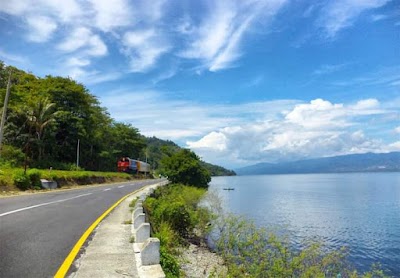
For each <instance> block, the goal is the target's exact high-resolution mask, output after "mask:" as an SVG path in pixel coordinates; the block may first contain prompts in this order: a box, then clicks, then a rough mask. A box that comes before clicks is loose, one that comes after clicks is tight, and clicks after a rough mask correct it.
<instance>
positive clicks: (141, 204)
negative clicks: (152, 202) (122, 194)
mask: <svg viewBox="0 0 400 278" xmlns="http://www.w3.org/2000/svg"><path fill="white" fill-rule="evenodd" d="M141 207H143V201H142V200H139V199H138V200H137V201H136V203H135V206H134V207H133V209H134V210H135V209H137V208H141Z"/></svg>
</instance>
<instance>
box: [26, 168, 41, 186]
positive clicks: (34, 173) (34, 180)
mask: <svg viewBox="0 0 400 278" xmlns="http://www.w3.org/2000/svg"><path fill="white" fill-rule="evenodd" d="M27 176H28V178H29V181H30V186H31V187H33V188H41V187H42V183H41V181H40V177H41V173H40V171H39V170H38V169H29V170H28V172H27Z"/></svg>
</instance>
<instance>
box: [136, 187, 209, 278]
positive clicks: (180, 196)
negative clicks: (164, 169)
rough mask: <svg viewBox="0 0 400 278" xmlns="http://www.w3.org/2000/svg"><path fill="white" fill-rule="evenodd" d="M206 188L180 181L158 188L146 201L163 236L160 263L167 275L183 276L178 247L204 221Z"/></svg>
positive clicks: (156, 229) (155, 233) (154, 225)
mask: <svg viewBox="0 0 400 278" xmlns="http://www.w3.org/2000/svg"><path fill="white" fill-rule="evenodd" d="M205 192H206V190H205V189H202V188H196V187H191V186H184V185H181V184H171V185H168V186H163V187H159V188H157V189H156V190H155V191H154V192H153V193H152V194H151V196H149V197H147V198H146V200H145V201H144V203H143V208H144V210H145V211H146V215H147V216H148V217H149V222H150V223H151V227H152V229H153V236H155V237H157V238H159V239H160V256H161V257H160V264H161V266H162V268H163V270H164V272H165V274H166V276H167V277H180V267H179V263H178V260H177V258H176V256H177V255H178V253H179V252H178V251H177V247H178V246H181V245H183V244H185V243H186V241H187V240H188V239H189V238H192V237H193V236H195V235H194V228H196V230H202V229H198V227H197V226H198V225H199V224H200V225H203V223H204V221H205V220H204V219H209V217H207V213H208V211H207V210H205V209H202V208H198V203H199V202H200V200H201V198H202V197H203V195H204V194H205Z"/></svg>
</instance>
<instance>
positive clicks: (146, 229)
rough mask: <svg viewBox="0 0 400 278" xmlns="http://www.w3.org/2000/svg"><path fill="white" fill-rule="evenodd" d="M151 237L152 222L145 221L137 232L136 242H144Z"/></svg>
mask: <svg viewBox="0 0 400 278" xmlns="http://www.w3.org/2000/svg"><path fill="white" fill-rule="evenodd" d="M148 238H150V224H149V223H143V224H142V225H140V226H139V228H137V230H136V232H135V242H137V243H142V242H145V241H146V240H147V239H148Z"/></svg>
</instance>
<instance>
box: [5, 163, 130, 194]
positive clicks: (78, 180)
mask: <svg viewBox="0 0 400 278" xmlns="http://www.w3.org/2000/svg"><path fill="white" fill-rule="evenodd" d="M32 170H33V169H32ZM23 172H24V170H23V169H22V168H2V169H1V170H0V186H1V187H3V190H19V189H18V188H17V187H16V186H15V181H14V179H15V177H17V176H21V175H23ZM35 172H38V173H39V175H40V178H41V179H47V180H50V181H56V182H57V183H58V185H59V187H61V186H65V185H83V184H97V183H104V182H112V181H124V180H131V179H133V178H134V177H133V176H131V175H129V174H126V173H118V172H94V171H66V170H49V169H37V170H35ZM27 173H28V171H27Z"/></svg>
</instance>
